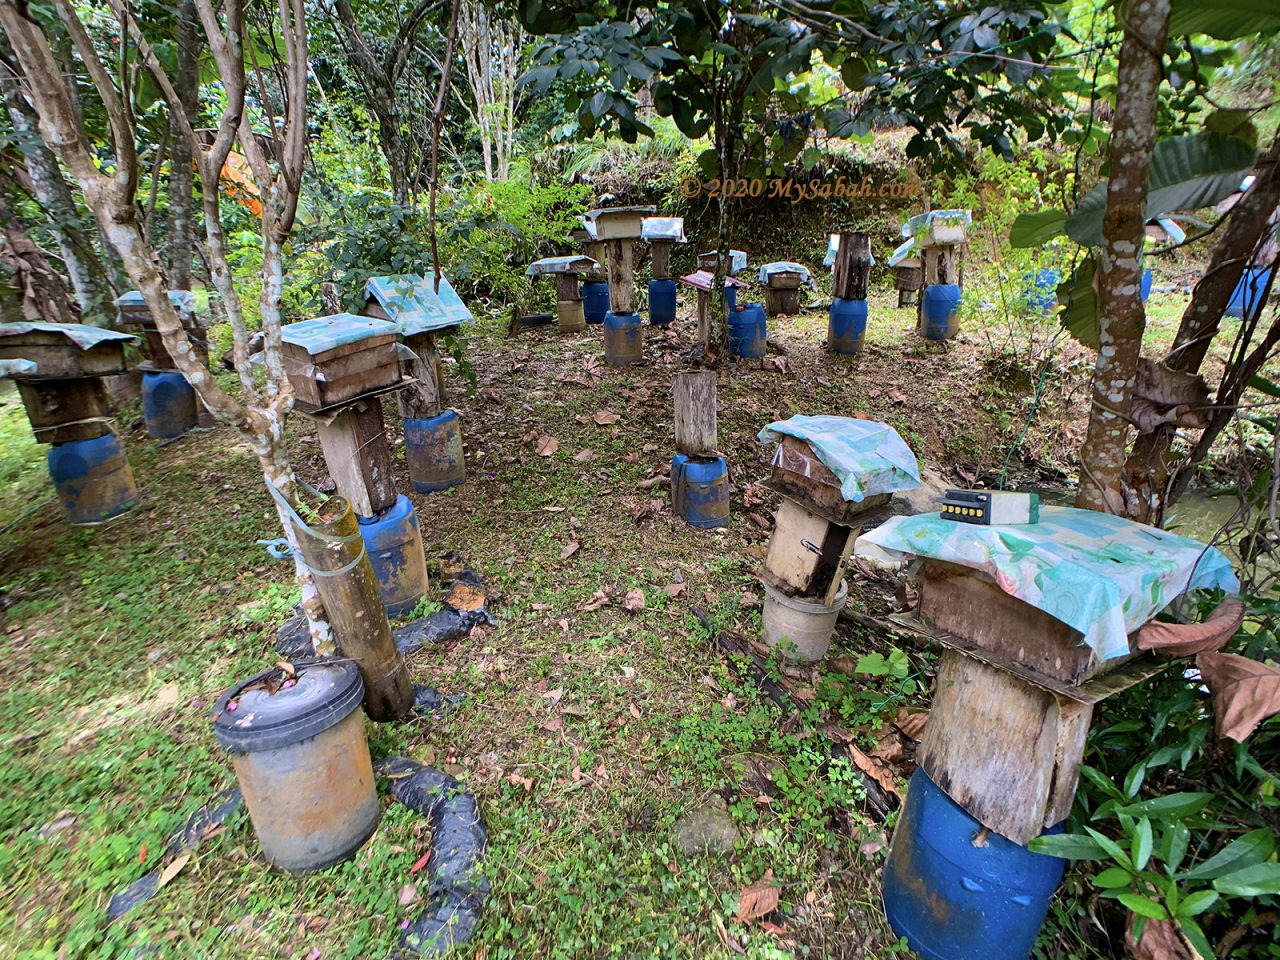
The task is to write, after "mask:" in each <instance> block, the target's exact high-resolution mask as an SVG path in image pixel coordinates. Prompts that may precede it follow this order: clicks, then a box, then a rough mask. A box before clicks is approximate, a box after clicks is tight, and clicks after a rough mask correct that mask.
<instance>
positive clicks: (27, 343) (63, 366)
mask: <svg viewBox="0 0 1280 960" xmlns="http://www.w3.org/2000/svg"><path fill="white" fill-rule="evenodd" d="M78 326H79V325H78V324H57V323H20V324H12V325H6V326H0V360H30V361H32V362H33V363H35V365H36V369H35V372H34V373H29V374H22V373H14V374H12V377H13V379H15V380H17V379H27V380H74V379H79V378H82V377H106V376H112V375H114V374H119V373H125V372H126V368H125V360H124V345H125V344H126V343H128V342H129V341H131V340H133V339H134V338H133V337H131V336H129V335H127V334H118V333H112V332H111V331H102V330H99V329H98V328H96V327H84V328H83V330H84V331H86V332H87V333H88V335H89V336H90V337H91V338H94V339H96V342H92V343H88V342H78V341H77V339H76V337H75V336H73V335H72V334H73V333H74V331H73V330H69V329H65V328H74V327H78Z"/></svg>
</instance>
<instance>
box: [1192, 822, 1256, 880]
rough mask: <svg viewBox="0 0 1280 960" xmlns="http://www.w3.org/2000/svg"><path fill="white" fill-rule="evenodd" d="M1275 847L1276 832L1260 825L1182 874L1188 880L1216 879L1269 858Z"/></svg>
mask: <svg viewBox="0 0 1280 960" xmlns="http://www.w3.org/2000/svg"><path fill="white" fill-rule="evenodd" d="M1275 849H1276V838H1275V834H1273V833H1272V832H1271V831H1270V830H1268V829H1267V828H1265V827H1259V828H1258V829H1257V830H1250V831H1249V832H1248V833H1246V834H1244V835H1242V836H1240V837H1237V838H1236V839H1235V840H1232V841H1231V842H1230V843H1228V844H1227V845H1226V846H1225V847H1223V848H1222V849H1221V850H1219V851H1218V852H1217V853H1215V854H1214V855H1213V856H1212V857H1210V858H1209V859H1208V860H1205V861H1204V862H1203V863H1198V864H1196V865H1195V866H1194V867H1192V868H1191V869H1190V870H1188V871H1187V872H1186V873H1184V874H1182V876H1183V878H1184V879H1187V880H1216V879H1217V878H1218V877H1225V876H1226V875H1227V874H1229V873H1231V872H1233V871H1236V870H1240V869H1242V868H1244V867H1251V866H1253V865H1254V864H1257V863H1263V862H1264V861H1266V860H1269V859H1270V858H1271V854H1273V853H1274V852H1275Z"/></svg>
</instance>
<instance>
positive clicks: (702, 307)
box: [698, 290, 711, 351]
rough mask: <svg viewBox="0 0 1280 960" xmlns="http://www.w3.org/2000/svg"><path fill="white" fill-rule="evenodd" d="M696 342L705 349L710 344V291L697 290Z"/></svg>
mask: <svg viewBox="0 0 1280 960" xmlns="http://www.w3.org/2000/svg"><path fill="white" fill-rule="evenodd" d="M698 343H700V344H702V349H703V350H704V351H705V350H706V349H707V348H709V347H710V346H711V291H710V290H699V291H698Z"/></svg>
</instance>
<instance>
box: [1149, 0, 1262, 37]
mask: <svg viewBox="0 0 1280 960" xmlns="http://www.w3.org/2000/svg"><path fill="white" fill-rule="evenodd" d="M1277 30H1280V8H1277V7H1276V4H1275V0H1175V2H1174V4H1173V12H1172V15H1171V16H1170V18H1169V36H1170V37H1182V36H1186V35H1187V34H1190V33H1203V34H1207V35H1208V36H1210V37H1213V38H1214V39H1216V40H1237V39H1239V38H1240V37H1247V36H1251V35H1252V34H1255V33H1274V32H1275V31H1277Z"/></svg>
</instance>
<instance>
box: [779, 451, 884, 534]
mask: <svg viewBox="0 0 1280 960" xmlns="http://www.w3.org/2000/svg"><path fill="white" fill-rule="evenodd" d="M770 481H771V483H770V485H771V486H772V487H773V488H774V489H776V490H779V491H780V492H782V493H784V494H786V495H788V496H790V497H793V498H795V499H796V500H799V501H800V502H802V503H808V504H812V505H813V506H814V507H816V508H817V509H818V512H820V513H822V514H823V515H825V516H827V517H828V518H830V519H831V520H833V521H834V522H836V523H842V524H845V525H846V526H856V525H861V524H862V523H863V522H864V520H865V518H864V517H863V514H865V513H867V512H868V511H870V510H874V509H876V508H878V507H882V506H884V505H885V504H887V503H888V502H889V495H888V494H887V493H881V494H875V495H873V496H870V497H864V498H863V499H862V500H860V501H859V502H857V503H853V502H852V501H849V500H846V499H845V498H844V494H843V493H841V491H840V478H839V477H837V476H836V475H835V474H834V473H832V472H831V469H830V468H829V467H828V466H827V465H826V464H825V463H823V462H822V461H821V460H819V459H818V455H817V454H816V453H814V452H813V448H812V447H811V446H809V444H808V443H806V442H805V441H804V440H801V439H800V438H799V437H790V436H784V437H783V438H782V440H781V442H780V443H779V444H778V448H777V450H775V451H774V455H773V475H772V476H771V477H770Z"/></svg>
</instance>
